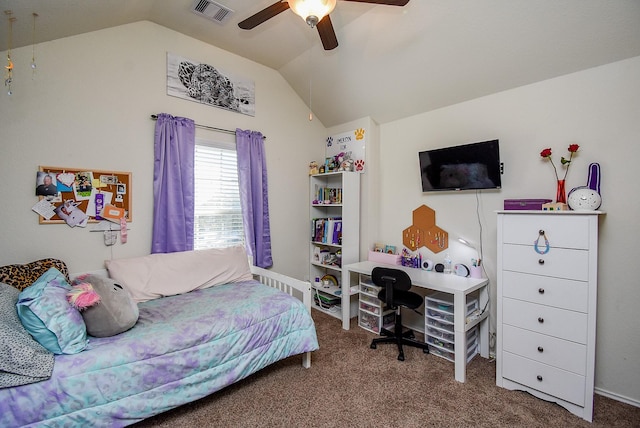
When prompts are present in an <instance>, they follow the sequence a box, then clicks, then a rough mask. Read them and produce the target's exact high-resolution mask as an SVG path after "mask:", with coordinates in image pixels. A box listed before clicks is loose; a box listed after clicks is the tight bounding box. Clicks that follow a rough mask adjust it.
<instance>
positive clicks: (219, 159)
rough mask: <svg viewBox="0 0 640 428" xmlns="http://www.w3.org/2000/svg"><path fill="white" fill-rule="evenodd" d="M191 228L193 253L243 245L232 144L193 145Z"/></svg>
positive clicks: (202, 143)
mask: <svg viewBox="0 0 640 428" xmlns="http://www.w3.org/2000/svg"><path fill="white" fill-rule="evenodd" d="M193 224H194V234H193V241H194V242H193V248H194V250H202V249H205V248H223V247H229V246H232V245H239V244H244V230H243V228H242V209H241V208H240V192H239V187H238V158H237V155H236V148H235V145H234V144H231V143H214V142H210V141H202V140H197V141H196V150H195V210H194V222H193Z"/></svg>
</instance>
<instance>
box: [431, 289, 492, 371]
mask: <svg viewBox="0 0 640 428" xmlns="http://www.w3.org/2000/svg"><path fill="white" fill-rule="evenodd" d="M424 307H425V317H424V332H425V340H426V342H427V343H428V344H429V352H430V353H432V354H433V355H437V356H439V357H442V358H444V359H446V360H449V361H452V362H455V353H456V351H458V352H460V351H459V350H456V349H455V332H454V325H453V321H454V306H453V296H452V295H450V294H446V293H433V294H429V295H427V296H426V297H425V303H424ZM479 312H480V306H479V301H478V298H477V297H475V298H474V297H472V296H469V297H468V298H467V304H466V313H465V317H466V319H467V320H469V319H470V318H471V317H473V315H474V314H477V313H479ZM478 335H479V327H478V325H477V324H476V325H474V326H473V327H471V328H470V329H468V330H467V331H466V344H465V349H464V350H463V351H462V352H465V354H466V357H467V362H469V361H471V359H472V358H473V357H475V356H476V355H477V354H478Z"/></svg>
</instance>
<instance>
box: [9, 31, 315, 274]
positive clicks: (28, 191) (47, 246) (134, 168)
mask: <svg viewBox="0 0 640 428" xmlns="http://www.w3.org/2000/svg"><path fill="white" fill-rule="evenodd" d="M31 52H32V51H31V47H28V48H22V49H14V50H13V51H12V59H13V61H14V63H15V70H14V84H13V95H11V96H8V95H7V94H6V92H3V93H2V94H0V129H1V132H0V135H1V137H0V139H1V143H0V182H2V186H0V198H1V199H2V200H3V201H5V203H4V204H3V209H2V210H0V224H2V226H1V228H2V229H1V230H2V236H1V239H0V264H2V265H4V264H9V263H25V262H28V261H32V260H36V259H38V258H42V257H57V258H60V259H63V260H65V261H66V262H67V263H68V265H69V268H70V270H71V271H72V272H74V271H84V270H94V269H99V268H102V267H103V260H104V259H108V258H110V257H114V258H120V257H128V256H136V255H144V254H148V253H149V251H150V245H151V218H152V182H153V134H154V125H155V122H153V121H152V120H151V119H150V118H149V117H150V115H151V114H154V113H162V112H165V113H169V114H172V115H175V116H185V117H190V118H192V119H194V120H195V121H196V123H199V124H204V125H209V126H215V127H220V128H226V129H232V130H234V129H236V127H238V128H242V129H252V130H258V131H261V132H262V133H263V134H265V135H266V136H267V139H266V141H265V144H266V152H267V167H268V170H269V192H270V208H271V230H272V246H273V254H274V269H276V270H278V271H279V272H282V273H285V274H289V275H292V276H295V277H297V278H300V279H302V278H303V277H304V276H305V275H308V265H307V259H308V257H307V252H306V251H300V249H301V248H306V246H307V245H308V212H309V211H308V210H309V205H308V195H307V194H308V182H307V180H306V177H307V174H308V161H309V160H311V159H314V158H318V157H319V155H321V154H323V146H322V142H323V141H324V139H325V137H326V130H325V127H324V126H323V125H322V123H320V122H319V121H318V120H314V121H313V122H309V120H308V119H307V116H308V109H307V107H306V106H305V105H304V103H303V102H302V101H301V100H300V98H299V97H298V96H297V95H296V94H295V92H294V91H293V90H292V89H291V88H290V87H289V85H288V84H287V83H286V82H285V81H284V79H283V78H282V77H281V76H280V74H278V73H277V72H276V71H274V70H272V69H269V68H266V67H264V66H262V65H259V64H256V63H253V62H251V61H249V60H247V59H244V58H242V57H238V56H236V55H232V54H230V53H228V52H226V51H222V50H220V49H217V48H215V47H212V46H210V45H207V44H205V43H202V42H200V41H197V40H195V39H191V38H189V37H186V36H184V35H182V34H180V33H177V32H174V31H172V30H168V29H166V28H164V27H161V26H158V25H156V24H153V23H150V22H138V23H134V24H129V25H124V26H121V27H115V28H110V29H106V30H102V31H97V32H92V33H87V34H83V35H80V36H75V37H70V38H65V39H59V40H55V41H52V42H48V43H43V44H40V45H37V46H36V62H37V64H38V68H37V72H36V74H35V76H33V78H32V72H31V69H30V67H29V64H30V62H31ZM167 52H171V53H175V54H178V55H181V56H184V57H187V58H190V59H193V60H195V61H199V62H203V63H207V64H211V65H214V66H216V67H218V68H220V69H221V70H223V71H227V72H230V73H234V74H237V75H241V76H243V77H246V78H248V79H252V80H254V82H255V88H256V115H255V117H251V116H247V115H242V114H238V113H233V112H229V111H226V110H222V109H219V108H215V107H209V106H205V105H201V104H198V103H195V102H191V101H186V100H182V99H179V98H175V97H170V96H167V95H166V54H167ZM3 55H6V53H3ZM196 136H197V137H202V138H209V139H214V140H215V139H222V140H228V139H229V138H233V136H229V135H226V134H220V133H215V132H211V131H204V130H201V129H198V130H197V132H196ZM39 165H49V166H61V167H64V166H67V167H74V168H86V169H88V170H91V169H100V170H116V171H131V172H132V174H133V185H132V186H131V187H132V189H131V190H132V192H133V210H132V211H133V222H132V224H131V230H130V231H129V241H128V242H127V243H126V244H124V245H122V244H120V243H118V244H116V245H115V246H114V247H106V246H105V245H104V244H103V237H102V234H100V233H91V232H89V230H88V229H89V228H87V229H82V228H77V227H76V228H73V229H72V228H70V227H69V226H67V225H65V224H55V225H51V224H48V225H39V224H38V217H37V215H36V214H35V213H33V212H32V211H31V206H32V205H33V204H34V203H35V202H37V198H36V197H35V196H34V186H35V176H36V171H37V168H38V166H39Z"/></svg>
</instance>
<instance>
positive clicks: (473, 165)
mask: <svg viewBox="0 0 640 428" xmlns="http://www.w3.org/2000/svg"><path fill="white" fill-rule="evenodd" d="M418 155H419V158H420V174H421V177H422V191H423V192H431V191H438V190H471V189H499V188H500V187H501V186H502V181H501V179H500V173H501V169H502V168H501V164H500V149H499V144H498V140H491V141H483V142H480V143H472V144H463V145H460V146H453V147H445V148H442V149H433V150H426V151H423V152H420V153H419V154H418Z"/></svg>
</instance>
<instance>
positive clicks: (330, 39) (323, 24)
mask: <svg viewBox="0 0 640 428" xmlns="http://www.w3.org/2000/svg"><path fill="white" fill-rule="evenodd" d="M316 27H317V28H318V34H319V35H320V40H322V46H324V50H325V51H330V50H332V49H335V48H337V47H338V38H337V37H336V32H335V31H334V30H333V24H332V23H331V18H329V15H327V16H325V17H324V18H322V21H320V22H318V25H316Z"/></svg>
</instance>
